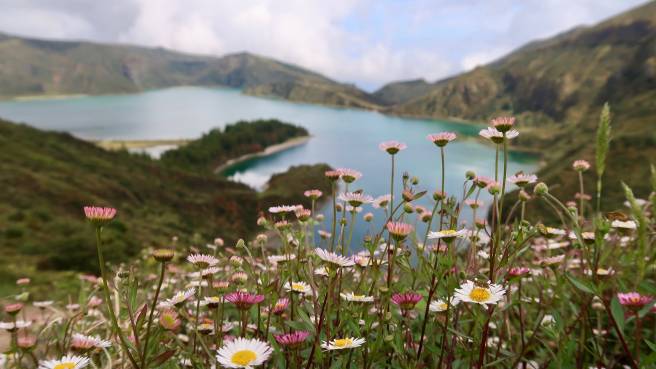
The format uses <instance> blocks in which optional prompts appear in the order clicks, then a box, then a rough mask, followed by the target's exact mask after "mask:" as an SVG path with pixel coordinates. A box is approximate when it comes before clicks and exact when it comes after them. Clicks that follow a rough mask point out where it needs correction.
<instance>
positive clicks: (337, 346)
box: [321, 337, 366, 351]
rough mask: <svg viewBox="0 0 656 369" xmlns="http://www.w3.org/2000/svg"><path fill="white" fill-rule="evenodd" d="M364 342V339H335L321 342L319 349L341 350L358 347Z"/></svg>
mask: <svg viewBox="0 0 656 369" xmlns="http://www.w3.org/2000/svg"><path fill="white" fill-rule="evenodd" d="M365 342H366V340H365V339H364V338H353V337H345V338H336V339H334V340H332V341H329V342H326V341H323V342H322V343H321V348H323V349H324V350H327V351H332V350H343V349H350V348H355V347H360V346H362V345H363V344H364V343H365Z"/></svg>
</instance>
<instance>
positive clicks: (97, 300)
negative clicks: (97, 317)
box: [87, 296, 103, 309]
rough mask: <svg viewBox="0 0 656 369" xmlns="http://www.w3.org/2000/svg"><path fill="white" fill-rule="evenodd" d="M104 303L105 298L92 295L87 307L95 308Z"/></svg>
mask: <svg viewBox="0 0 656 369" xmlns="http://www.w3.org/2000/svg"><path fill="white" fill-rule="evenodd" d="M102 303H103V299H101V298H100V297H97V296H91V298H89V301H88V302H87V307H88V308H89V309H95V308H97V307H98V306H100V305H102Z"/></svg>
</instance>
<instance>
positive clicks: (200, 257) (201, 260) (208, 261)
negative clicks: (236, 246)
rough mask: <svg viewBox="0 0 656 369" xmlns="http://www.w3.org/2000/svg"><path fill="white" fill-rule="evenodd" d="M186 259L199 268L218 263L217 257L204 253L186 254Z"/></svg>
mask: <svg viewBox="0 0 656 369" xmlns="http://www.w3.org/2000/svg"><path fill="white" fill-rule="evenodd" d="M187 261H188V262H190V263H191V264H193V265H195V266H196V267H198V268H201V269H205V268H207V267H211V266H215V265H216V264H218V263H219V259H217V258H215V257H214V256H212V255H206V254H191V255H189V256H187Z"/></svg>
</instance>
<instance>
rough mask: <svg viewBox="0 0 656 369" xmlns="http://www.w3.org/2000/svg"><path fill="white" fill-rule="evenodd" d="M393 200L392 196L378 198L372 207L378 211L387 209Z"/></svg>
mask: <svg viewBox="0 0 656 369" xmlns="http://www.w3.org/2000/svg"><path fill="white" fill-rule="evenodd" d="M391 199H392V196H390V195H382V196H378V197H377V198H376V199H375V200H374V201H373V203H372V206H373V207H374V208H376V209H379V208H383V209H384V208H386V207H387V205H388V204H389V202H390V200H391Z"/></svg>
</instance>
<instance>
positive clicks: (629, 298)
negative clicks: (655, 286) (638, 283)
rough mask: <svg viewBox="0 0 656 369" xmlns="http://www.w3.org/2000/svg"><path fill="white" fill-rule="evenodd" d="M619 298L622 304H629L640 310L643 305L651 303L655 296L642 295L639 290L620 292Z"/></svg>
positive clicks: (630, 306) (632, 307)
mask: <svg viewBox="0 0 656 369" xmlns="http://www.w3.org/2000/svg"><path fill="white" fill-rule="evenodd" d="M617 298H618V299H619V300H620V304H622V305H624V306H628V307H629V308H631V309H634V310H640V309H641V308H642V307H643V306H645V305H647V304H649V303H650V302H651V301H652V300H653V297H651V296H646V295H641V294H640V293H638V292H627V293H621V292H620V293H618V294H617Z"/></svg>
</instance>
